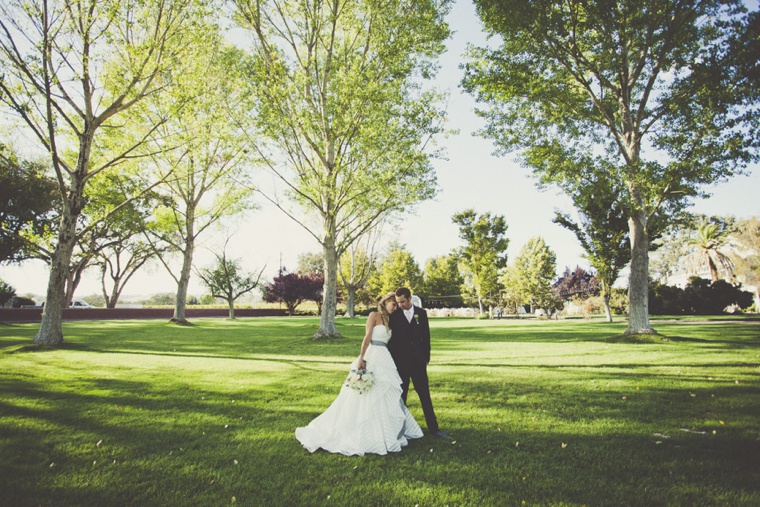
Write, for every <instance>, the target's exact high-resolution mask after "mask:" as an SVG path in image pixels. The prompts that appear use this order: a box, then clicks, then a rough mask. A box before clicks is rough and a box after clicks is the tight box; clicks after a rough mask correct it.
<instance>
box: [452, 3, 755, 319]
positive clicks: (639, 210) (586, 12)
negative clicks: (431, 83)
mask: <svg viewBox="0 0 760 507" xmlns="http://www.w3.org/2000/svg"><path fill="white" fill-rule="evenodd" d="M475 3H476V6H477V9H478V13H479V15H480V18H481V20H482V21H483V23H484V25H485V27H486V31H487V32H488V33H490V34H491V35H495V36H498V37H499V38H500V39H501V41H502V44H501V46H500V47H498V48H495V49H485V48H475V49H473V50H472V51H471V53H470V59H469V60H470V61H469V62H468V63H467V64H466V69H467V70H466V76H465V79H464V86H465V88H466V89H467V90H469V91H470V92H471V93H474V94H476V95H477V97H478V100H479V101H481V102H483V103H485V104H487V108H485V109H484V110H481V111H479V114H481V115H482V116H483V117H485V118H486V121H487V126H486V127H485V129H484V131H483V134H484V135H485V136H487V137H489V138H491V139H493V140H494V141H495V142H496V143H497V146H498V150H499V152H500V153H501V154H504V153H507V152H509V151H512V150H516V149H520V150H522V151H521V152H520V157H521V159H522V160H523V162H524V163H525V164H526V165H527V166H528V167H530V168H532V169H533V171H534V173H535V174H536V175H537V176H538V177H539V180H540V181H543V182H545V183H551V182H553V181H571V180H574V179H578V178H580V177H581V176H582V175H583V174H585V173H588V172H596V171H604V172H605V173H606V176H607V177H609V178H611V179H612V180H614V182H615V186H616V187H617V188H620V189H623V192H624V194H623V196H622V202H623V203H624V205H625V207H624V209H625V211H626V219H627V222H628V230H629V238H630V242H631V272H630V283H629V300H630V306H629V308H630V313H629V319H628V329H627V330H626V333H629V334H637V333H653V332H654V330H653V329H652V327H651V326H650V323H649V316H648V311H647V297H648V275H649V273H648V268H649V263H648V252H649V238H650V232H649V229H648V226H649V220H650V218H651V217H652V216H653V215H654V214H655V213H656V212H657V211H658V209H659V208H660V207H661V205H662V204H663V203H665V202H668V203H671V206H674V205H683V203H684V202H686V201H687V200H688V199H689V198H690V197H692V196H694V195H699V194H700V190H699V189H700V187H701V186H702V185H705V184H709V183H713V182H715V181H717V180H720V179H723V178H726V177H729V176H731V175H733V174H735V173H736V172H739V171H741V170H743V168H744V167H746V164H748V163H749V162H752V161H755V160H757V158H758V150H757V148H758V144H759V143H760V139H758V136H757V132H758V131H759V130H760V129H758V122H760V117H758V115H757V114H756V104H757V100H758V98H759V97H760V95H759V93H760V92H758V88H760V87H758V79H760V76H759V75H758V73H757V72H756V70H755V66H756V58H752V57H750V56H749V55H748V52H749V51H755V54H756V52H757V51H758V50H760V42H758V39H757V36H756V34H757V32H758V29H759V28H760V19H758V17H757V16H756V15H755V14H754V13H753V15H752V16H748V15H747V13H746V9H745V8H744V7H743V5H742V3H741V2H740V1H739V0H725V1H724V0H703V1H696V2H681V1H676V2H672V1H670V0H653V1H651V2H647V3H640V2H608V1H602V0H596V1H586V0H583V1H581V0H569V1H564V2H556V1H549V0H538V1H536V0H530V1H529V0H507V1H505V0H476V2H475ZM589 153H593V154H594V155H595V156H596V157H597V159H598V160H600V161H603V163H594V164H591V165H590V166H584V164H583V163H582V161H583V160H585V158H587V157H588V155H587V154H589Z"/></svg>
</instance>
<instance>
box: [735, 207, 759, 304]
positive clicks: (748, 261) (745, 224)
mask: <svg viewBox="0 0 760 507" xmlns="http://www.w3.org/2000/svg"><path fill="white" fill-rule="evenodd" d="M732 238H733V241H734V242H735V243H736V250H737V252H736V273H737V275H739V276H740V277H741V278H742V279H743V280H744V283H745V284H747V285H754V286H755V287H760V219H759V218H758V217H750V218H746V219H743V220H738V221H737V222H736V231H735V232H734V234H733V235H732ZM756 294H760V292H758V293H756Z"/></svg>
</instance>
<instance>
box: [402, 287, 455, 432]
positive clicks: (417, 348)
mask: <svg viewBox="0 0 760 507" xmlns="http://www.w3.org/2000/svg"><path fill="white" fill-rule="evenodd" d="M396 302H397V303H398V306H399V309H400V310H401V311H395V312H393V313H392V314H391V316H390V326H391V331H392V332H393V334H392V338H391V340H390V341H389V342H388V350H389V351H390V353H391V356H392V357H393V361H394V362H395V363H396V369H397V370H398V374H399V376H400V377H401V389H402V392H401V399H402V400H403V401H404V403H405V404H406V397H407V394H409V380H410V378H411V380H412V382H414V390H415V391H417V395H418V396H419V397H420V403H421V404H422V411H423V412H424V414H425V422H426V424H427V428H428V431H429V432H430V434H431V435H435V436H437V437H441V438H445V439H450V438H451V437H450V436H448V435H447V434H446V433H444V432H443V431H441V430H440V429H439V428H438V420H437V419H436V417H435V411H434V410H433V402H432V401H431V400H430V386H429V385H428V376H427V364H428V363H429V362H430V325H429V323H428V317H427V312H426V311H425V310H423V309H422V308H419V307H417V306H414V305H412V293H411V291H410V290H409V289H407V288H406V287H401V288H399V289H396Z"/></svg>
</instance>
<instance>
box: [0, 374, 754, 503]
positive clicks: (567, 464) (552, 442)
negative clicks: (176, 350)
mask: <svg viewBox="0 0 760 507" xmlns="http://www.w3.org/2000/svg"><path fill="white" fill-rule="evenodd" d="M587 374H588V373H587ZM596 375H598V374H595V376H596ZM596 378H597V382H596V383H597V384H600V383H601V381H600V380H598V376H596ZM613 378H614V377H613ZM574 380H577V379H570V381H568V382H567V383H565V384H558V385H556V386H552V389H545V388H543V389H542V388H541V387H538V388H537V387H534V386H531V385H528V384H527V383H526V382H525V380H524V379H523V380H522V381H521V383H519V384H517V385H511V384H507V385H506V386H504V385H492V384H490V383H488V382H486V381H483V380H480V381H477V382H476V381H473V382H466V381H465V382H457V383H456V384H445V385H436V386H434V393H436V394H437V395H439V396H441V398H439V399H441V402H440V403H438V404H437V408H438V409H439V417H440V418H441V419H442V422H445V429H446V431H448V432H450V433H451V434H452V435H453V436H454V438H455V441H456V442H455V443H452V442H448V441H443V440H440V439H436V438H433V437H430V436H426V437H424V438H423V439H420V440H414V441H411V442H410V444H409V446H408V447H407V448H406V449H404V450H403V451H402V452H401V453H397V454H392V455H388V456H375V455H368V456H363V457H346V456H340V455H333V454H329V453H326V452H317V453H314V454H310V453H308V452H306V451H305V450H303V449H302V448H301V446H300V444H299V443H298V442H297V441H296V440H295V438H294V436H293V430H294V429H295V428H296V427H297V426H300V425H303V424H305V423H307V422H308V421H309V420H310V419H311V418H312V417H313V416H314V415H316V414H317V413H319V411H321V410H323V409H324V408H326V406H327V405H326V404H325V403H324V402H325V400H326V399H327V398H330V397H331V396H332V395H331V394H330V395H329V396H328V395H324V394H323V395H321V397H317V401H314V398H315V395H317V394H318V393H317V391H318V390H319V389H318V388H317V387H316V386H315V385H314V384H311V385H310V386H309V387H308V388H306V389H305V390H301V391H295V390H293V389H291V388H288V386H289V385H290V383H291V382H293V381H298V382H303V379H302V378H300V377H299V376H298V374H295V375H294V376H292V377H286V378H285V379H284V380H282V381H280V382H278V383H276V384H275V385H274V386H267V387H256V386H245V387H242V388H240V389H237V390H235V391H234V401H235V402H234V403H233V402H232V399H231V397H232V395H231V391H221V390H217V389H212V388H208V387H205V386H204V387H203V388H200V387H197V386H196V385H194V384H192V383H185V382H182V381H181V380H180V381H174V382H169V383H159V382H155V381H151V380H148V379H146V380H137V379H134V380H127V379H112V378H107V379H100V378H92V377H90V378H85V379H81V378H78V377H72V379H71V381H70V382H66V383H65V384H60V385H59V386H58V387H57V388H56V386H55V385H53V388H50V387H43V385H42V384H39V383H35V382H34V381H30V380H29V378H28V377H26V376H25V377H23V378H20V377H18V376H17V377H15V378H2V379H0V392H3V393H8V394H9V395H10V396H6V395H4V396H3V399H2V401H1V402H0V414H2V416H3V417H2V422H0V427H2V435H3V440H2V446H3V452H2V454H0V492H1V493H2V494H3V499H4V501H5V502H9V503H8V505H14V506H25V505H81V506H89V505H93V506H94V505H98V506H109V505H114V506H115V505H119V506H121V505H188V506H191V505H192V506H196V505H197V506H206V505H208V506H212V505H222V504H229V503H230V501H231V498H232V497H233V496H234V497H235V498H236V503H237V504H240V505H267V506H279V505H282V506H285V505H288V506H290V505H306V506H308V505H322V504H324V503H325V502H327V501H328V496H329V497H330V501H331V503H334V504H335V505H349V504H352V505H356V504H362V505H414V504H416V503H419V504H420V505H436V506H437V505H445V504H449V505H472V506H475V505H478V506H480V505H520V504H521V502H522V501H523V500H524V501H526V502H527V503H528V504H572V503H578V504H586V505H642V506H643V505H647V506H650V505H689V504H692V505H693V504H701V505H705V504H728V505H752V504H753V503H756V502H757V501H760V490H759V489H758V488H759V487H760V459H759V456H760V445H759V444H758V441H757V440H752V439H750V438H748V436H747V435H746V434H743V433H741V432H732V431H731V430H730V429H728V428H725V429H724V428H720V433H719V436H712V435H701V434H699V435H698V434H692V433H681V432H678V428H680V427H682V424H684V421H695V420H697V419H699V418H700V417H701V418H704V416H705V415H706V414H707V413H708V412H709V411H713V410H715V411H717V410H718V409H719V408H720V407H723V406H725V405H723V404H724V403H730V404H731V405H732V406H733V410H734V411H733V412H732V414H731V417H732V418H733V419H734V420H737V419H747V418H750V420H757V415H758V414H757V404H756V403H755V402H754V401H753V400H754V399H756V398H755V396H756V394H757V389H756V388H752V387H749V386H747V387H745V386H739V387H737V388H733V387H732V388H729V387H725V386H724V387H720V386H717V387H716V388H714V389H713V388H711V389H700V390H696V391H694V393H695V394H696V395H697V398H695V399H692V398H690V397H689V396H688V393H686V392H684V391H683V390H677V389H674V390H667V389H651V390H645V391H644V392H641V393H639V394H636V395H633V396H631V397H630V399H629V400H628V401H623V400H620V399H619V397H618V396H617V395H615V393H614V392H611V391H610V390H604V389H603V390H601V391H594V390H593V388H592V387H591V386H589V385H587V384H583V385H582V386H581V385H573V381H574ZM320 387H321V386H320ZM709 393H713V394H715V396H716V399H717V400H721V401H720V403H722V405H720V407H718V406H711V405H710V403H712V402H710V401H707V400H710V398H709ZM452 397H454V399H451V398H452ZM476 397H479V399H476ZM444 400H445V401H444ZM723 400H725V401H723ZM410 402H411V405H413V407H412V408H413V411H415V413H417V412H419V407H418V404H417V401H416V399H414V394H412V395H411V398H410ZM317 406H318V407H319V408H318V409H317V411H316V412H315V407H317ZM463 407H464V408H463ZM494 408H495V409H497V410H498V413H499V414H501V418H500V421H499V422H494V421H493V420H491V419H489V417H488V416H486V415H484V413H485V412H487V411H489V410H490V409H494ZM545 408H548V409H549V411H550V413H548V414H547V413H546V412H544V409H545ZM533 416H535V417H536V419H537V421H533V420H532V417H533ZM596 418H599V419H605V420H612V421H616V422H618V423H624V424H617V425H615V426H614V427H611V428H610V427H607V428H606V429H604V431H600V432H599V433H598V434H589V431H588V429H587V427H586V425H587V424H589V422H591V423H593V422H594V419H596ZM576 424H577V425H578V426H577V431H574V428H575V425H576ZM744 426H745V427H747V425H746V424H745V425H744ZM749 427H751V423H750V426H749ZM698 429H700V430H701V429H705V428H704V427H700V428H698ZM655 431H662V432H663V433H668V434H669V435H670V437H671V438H669V439H668V438H663V437H661V436H655V435H653V432H655ZM592 433H593V432H592ZM99 441H101V444H100V445H98V442H99ZM658 441H661V442H662V443H661V444H658V443H657V442H658ZM52 462H54V463H56V465H55V466H54V467H51V466H50V464H51V463H52Z"/></svg>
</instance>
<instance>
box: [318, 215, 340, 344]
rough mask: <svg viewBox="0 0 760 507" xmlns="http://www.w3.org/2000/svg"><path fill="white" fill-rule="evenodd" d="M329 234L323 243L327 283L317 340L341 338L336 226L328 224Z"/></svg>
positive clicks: (323, 295)
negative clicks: (336, 322)
mask: <svg viewBox="0 0 760 507" xmlns="http://www.w3.org/2000/svg"><path fill="white" fill-rule="evenodd" d="M326 229H327V234H325V240H324V242H323V243H322V246H323V247H324V253H325V283H324V285H323V289H322V292H323V294H322V298H323V299H322V300H323V303H322V314H321V319H320V321H319V329H318V330H317V333H316V334H315V335H314V339H315V340H320V339H323V338H341V334H340V333H339V332H338V329H337V328H336V327H335V311H336V309H337V307H338V252H337V250H336V245H335V233H334V231H335V226H334V224H332V226H331V224H328V226H327V227H326Z"/></svg>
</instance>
